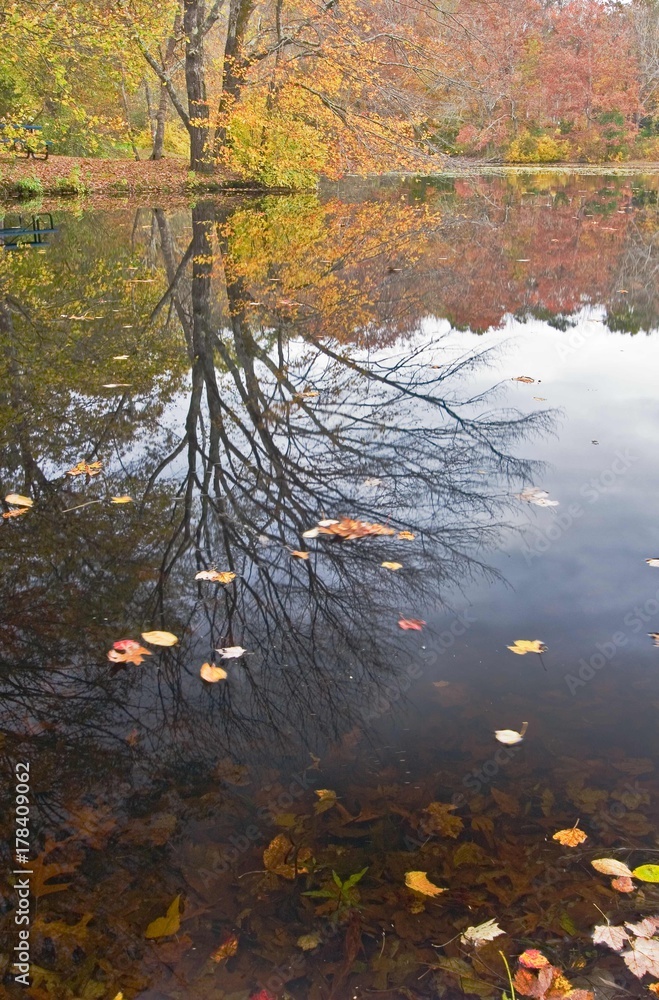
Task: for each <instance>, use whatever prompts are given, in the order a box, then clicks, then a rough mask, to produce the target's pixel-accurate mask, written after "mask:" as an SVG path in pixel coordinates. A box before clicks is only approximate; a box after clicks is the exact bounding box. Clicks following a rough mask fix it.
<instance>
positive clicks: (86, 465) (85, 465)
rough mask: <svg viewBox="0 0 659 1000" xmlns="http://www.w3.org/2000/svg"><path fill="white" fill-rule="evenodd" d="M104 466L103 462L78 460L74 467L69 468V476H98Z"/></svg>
mask: <svg viewBox="0 0 659 1000" xmlns="http://www.w3.org/2000/svg"><path fill="white" fill-rule="evenodd" d="M102 468H103V463H102V462H91V463H90V462H78V464H77V465H74V466H73V468H72V469H67V472H66V474H67V476H97V475H98V474H99V472H100V471H101V469H102Z"/></svg>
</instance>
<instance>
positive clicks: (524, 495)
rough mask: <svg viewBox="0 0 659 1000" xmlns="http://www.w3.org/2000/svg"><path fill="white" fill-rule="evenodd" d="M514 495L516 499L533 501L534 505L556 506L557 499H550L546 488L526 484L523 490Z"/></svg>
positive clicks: (557, 504)
mask: <svg viewBox="0 0 659 1000" xmlns="http://www.w3.org/2000/svg"><path fill="white" fill-rule="evenodd" d="M515 496H516V497H517V499H518V500H524V501H525V502H526V503H533V504H535V505H536V507H558V506H559V502H558V500H550V499H549V494H548V493H547V490H541V489H539V487H537V486H527V488H526V489H525V490H522V492H521V493H516V494H515Z"/></svg>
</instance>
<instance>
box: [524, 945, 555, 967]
mask: <svg viewBox="0 0 659 1000" xmlns="http://www.w3.org/2000/svg"><path fill="white" fill-rule="evenodd" d="M518 962H519V963H520V965H523V966H525V967H526V968H527V969H543V968H544V967H545V966H546V965H549V959H547V958H545V956H544V955H543V954H542V952H541V951H538V949H537V948H528V949H527V950H526V951H523V952H522V954H521V955H520V956H519V959H518Z"/></svg>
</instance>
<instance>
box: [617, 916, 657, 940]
mask: <svg viewBox="0 0 659 1000" xmlns="http://www.w3.org/2000/svg"><path fill="white" fill-rule="evenodd" d="M625 927H626V928H627V930H629V931H631V932H632V934H635V935H636V937H645V938H651V937H654V935H655V934H656V932H657V930H659V917H645V919H644V920H641V922H640V924H628V923H625Z"/></svg>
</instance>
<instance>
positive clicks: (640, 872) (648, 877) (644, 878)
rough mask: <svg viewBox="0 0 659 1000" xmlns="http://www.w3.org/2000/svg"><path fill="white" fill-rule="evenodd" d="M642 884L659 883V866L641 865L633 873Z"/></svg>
mask: <svg viewBox="0 0 659 1000" xmlns="http://www.w3.org/2000/svg"><path fill="white" fill-rule="evenodd" d="M632 875H633V876H634V878H638V879H640V880H641V882H659V865H641V866H640V868H635V869H634V871H633V872H632Z"/></svg>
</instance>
